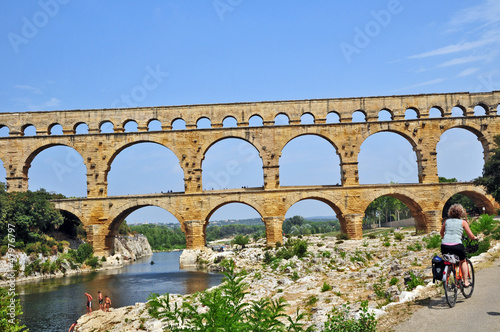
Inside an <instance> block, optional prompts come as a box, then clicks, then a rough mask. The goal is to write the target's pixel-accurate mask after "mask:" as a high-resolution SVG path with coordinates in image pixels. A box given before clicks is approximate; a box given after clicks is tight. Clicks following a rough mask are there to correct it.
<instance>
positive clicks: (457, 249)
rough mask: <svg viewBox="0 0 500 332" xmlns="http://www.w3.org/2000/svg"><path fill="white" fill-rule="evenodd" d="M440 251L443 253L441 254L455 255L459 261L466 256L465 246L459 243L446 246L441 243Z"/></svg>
mask: <svg viewBox="0 0 500 332" xmlns="http://www.w3.org/2000/svg"><path fill="white" fill-rule="evenodd" d="M441 253H443V254H453V255H457V256H458V258H459V259H460V260H461V261H463V260H464V259H465V257H466V255H465V247H464V245H463V244H461V243H459V244H454V245H452V246H448V245H444V244H442V245H441Z"/></svg>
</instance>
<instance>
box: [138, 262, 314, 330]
mask: <svg viewBox="0 0 500 332" xmlns="http://www.w3.org/2000/svg"><path fill="white" fill-rule="evenodd" d="M225 267H226V269H227V272H224V275H225V279H224V283H223V284H222V285H221V286H220V287H217V288H216V289H214V290H211V291H204V292H201V293H198V294H197V301H199V302H200V303H201V305H202V306H203V307H204V308H206V309H207V310H204V312H203V313H199V312H198V306H197V305H193V304H191V303H189V302H184V303H183V304H182V306H180V307H178V306H177V305H174V306H172V305H171V304H170V303H169V299H170V296H169V294H166V295H165V297H158V294H151V296H150V297H149V300H150V301H149V302H148V308H149V309H148V310H149V314H150V315H151V316H152V317H155V318H157V319H161V320H163V321H165V322H166V324H167V326H166V330H168V331H172V332H180V331H269V332H281V331H283V332H284V331H296V332H299V331H312V327H311V328H308V329H304V328H303V324H302V323H300V320H302V319H303V318H304V315H303V314H300V313H299V312H297V319H296V320H292V319H291V317H289V316H287V315H286V314H285V313H284V312H285V308H286V307H287V303H286V301H285V300H284V299H283V298H279V299H276V300H273V299H269V298H262V299H260V300H254V301H250V302H249V303H244V302H243V299H244V297H245V295H246V292H245V291H246V289H247V287H248V285H247V284H246V283H244V282H243V277H244V273H243V272H240V273H235V272H234V262H232V261H231V262H228V263H227V264H226V265H225ZM282 317H286V318H287V323H283V322H282V321H280V320H279V319H278V318H282ZM179 323H181V324H182V327H181V326H179V325H180V324H179Z"/></svg>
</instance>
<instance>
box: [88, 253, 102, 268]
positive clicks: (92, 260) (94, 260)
mask: <svg viewBox="0 0 500 332" xmlns="http://www.w3.org/2000/svg"><path fill="white" fill-rule="evenodd" d="M85 264H87V265H88V266H90V267H91V268H93V269H97V268H98V267H100V266H101V263H99V258H98V257H96V256H94V257H92V258H89V259H87V260H86V261H85Z"/></svg>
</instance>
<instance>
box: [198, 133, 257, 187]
mask: <svg viewBox="0 0 500 332" xmlns="http://www.w3.org/2000/svg"><path fill="white" fill-rule="evenodd" d="M231 139H234V140H237V141H239V142H242V143H244V144H245V145H247V146H248V147H251V148H253V149H254V152H255V153H256V156H257V155H258V156H259V158H260V162H257V163H258V165H255V166H256V167H257V166H258V167H259V170H258V171H259V172H260V171H262V172H263V167H264V158H265V156H263V155H262V154H261V151H260V150H259V148H258V147H257V145H256V144H255V142H251V141H249V140H248V139H247V138H246V137H241V136H238V135H235V134H231V135H228V136H224V137H218V138H217V139H215V140H213V141H211V142H210V144H207V145H206V146H204V147H202V148H201V151H202V152H203V153H202V154H201V156H200V161H199V163H200V164H199V167H200V169H201V172H202V182H203V184H202V186H203V187H205V186H206V185H207V184H210V181H209V180H208V176H207V174H206V172H205V171H206V164H204V163H205V162H206V156H207V153H208V152H209V151H210V150H211V149H212V148H213V147H215V146H216V145H217V144H218V143H221V142H224V141H226V142H227V141H228V140H231ZM238 144H239V143H238ZM237 150H238V152H240V153H241V154H240V155H232V156H231V157H232V158H234V159H231V161H234V162H235V163H231V164H230V165H229V164H228V165H226V169H223V170H218V172H219V171H220V172H223V173H224V174H226V173H227V174H228V176H229V178H230V177H231V175H234V174H233V172H237V171H238V169H240V168H241V167H244V166H245V165H244V164H245V163H251V162H255V161H252V160H251V159H250V160H246V159H245V160H244V162H243V163H242V164H240V163H239V161H238V158H243V157H244V155H245V154H246V152H245V151H246V149H245V148H243V149H241V150H240V149H239V148H238V149H237ZM253 180H255V179H253ZM213 182H214V183H213V184H214V186H213V187H214V188H218V186H220V183H218V182H222V181H218V180H217V179H213ZM263 182H264V173H262V182H261V184H259V185H257V187H260V186H262V183H263ZM222 187H224V186H222ZM222 187H221V188H218V189H222ZM206 189H209V188H206Z"/></svg>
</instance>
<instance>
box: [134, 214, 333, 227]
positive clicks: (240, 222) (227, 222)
mask: <svg viewBox="0 0 500 332" xmlns="http://www.w3.org/2000/svg"><path fill="white" fill-rule="evenodd" d="M304 219H305V220H307V221H312V222H322V221H323V222H324V221H331V220H337V217H334V216H317V217H307V218H304ZM140 225H156V226H165V227H169V228H172V229H175V228H179V227H180V224H178V223H175V224H164V223H151V224H142V223H133V224H130V226H140ZM226 225H248V226H263V225H264V223H263V222H262V219H260V218H250V219H227V220H215V221H211V222H210V224H209V225H208V227H210V226H219V227H220V226H226Z"/></svg>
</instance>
